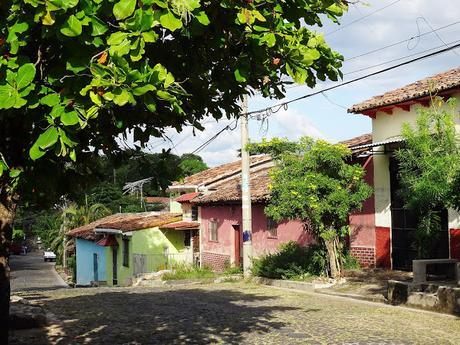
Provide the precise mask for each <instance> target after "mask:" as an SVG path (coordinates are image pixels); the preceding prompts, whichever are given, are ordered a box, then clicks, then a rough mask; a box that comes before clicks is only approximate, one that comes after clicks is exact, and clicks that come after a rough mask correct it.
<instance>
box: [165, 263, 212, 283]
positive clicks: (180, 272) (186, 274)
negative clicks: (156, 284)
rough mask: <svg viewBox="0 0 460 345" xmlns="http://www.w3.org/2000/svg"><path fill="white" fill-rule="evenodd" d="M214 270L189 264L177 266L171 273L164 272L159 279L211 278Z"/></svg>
mask: <svg viewBox="0 0 460 345" xmlns="http://www.w3.org/2000/svg"><path fill="white" fill-rule="evenodd" d="M214 276H215V274H214V272H213V271H212V270H211V269H210V268H208V267H203V268H200V267H195V266H189V265H181V266H178V267H177V268H176V269H174V271H172V272H171V273H165V274H164V275H163V276H162V278H161V279H163V280H181V279H200V278H213V277H214Z"/></svg>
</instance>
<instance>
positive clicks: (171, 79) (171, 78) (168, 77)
mask: <svg viewBox="0 0 460 345" xmlns="http://www.w3.org/2000/svg"><path fill="white" fill-rule="evenodd" d="M173 83H174V76H173V75H172V73H171V72H168V74H166V79H165V83H164V87H165V88H168V87H170V86H171V85H172V84H173Z"/></svg>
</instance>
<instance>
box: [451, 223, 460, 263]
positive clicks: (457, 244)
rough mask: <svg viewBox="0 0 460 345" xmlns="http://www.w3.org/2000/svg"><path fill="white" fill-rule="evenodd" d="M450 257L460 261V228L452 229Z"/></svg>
mask: <svg viewBox="0 0 460 345" xmlns="http://www.w3.org/2000/svg"><path fill="white" fill-rule="evenodd" d="M450 257H451V258H452V259H457V260H459V261H460V229H450Z"/></svg>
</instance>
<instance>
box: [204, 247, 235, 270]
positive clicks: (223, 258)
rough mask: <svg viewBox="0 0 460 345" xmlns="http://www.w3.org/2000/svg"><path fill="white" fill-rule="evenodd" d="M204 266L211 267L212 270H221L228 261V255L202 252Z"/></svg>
mask: <svg viewBox="0 0 460 345" xmlns="http://www.w3.org/2000/svg"><path fill="white" fill-rule="evenodd" d="M201 258H202V260H203V266H204V267H211V268H212V270H213V271H217V272H220V271H223V270H224V268H225V267H226V266H228V264H229V263H230V255H222V254H216V253H209V252H203V253H202V256H201Z"/></svg>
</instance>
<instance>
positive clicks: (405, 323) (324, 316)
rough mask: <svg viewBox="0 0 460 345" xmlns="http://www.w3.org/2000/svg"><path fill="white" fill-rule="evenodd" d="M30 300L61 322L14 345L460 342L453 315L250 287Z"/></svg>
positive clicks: (32, 296)
mask: <svg viewBox="0 0 460 345" xmlns="http://www.w3.org/2000/svg"><path fill="white" fill-rule="evenodd" d="M22 296H24V297H25V298H27V299H29V300H30V301H32V302H33V303H37V304H39V305H42V306H44V307H45V308H46V309H47V310H48V311H50V312H51V313H53V314H54V315H55V316H56V318H57V319H58V320H59V322H57V323H56V325H53V326H51V327H49V328H48V329H46V330H44V331H42V332H37V331H35V332H29V333H28V332H24V331H23V332H17V333H16V334H14V335H13V337H12V342H11V343H12V344H182V343H193V344H209V343H224V344H283V345H288V344H353V345H357V344H375V345H383V344H460V320H458V319H455V318H453V317H447V316H442V315H435V314H430V313H424V312H418V311H412V310H406V309H402V308H394V307H388V306H385V305H378V304H369V303H366V302H358V301H356V302H355V301H350V300H346V299H340V298H334V297H328V296H322V295H316V294H307V293H297V292H294V291H286V290H279V289H274V288H269V287H265V286H258V285H251V284H244V283H223V284H210V285H192V286H187V287H175V288H170V287H168V288H117V289H115V288H87V289H61V290H54V291H38V292H35V293H33V292H25V293H22Z"/></svg>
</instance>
